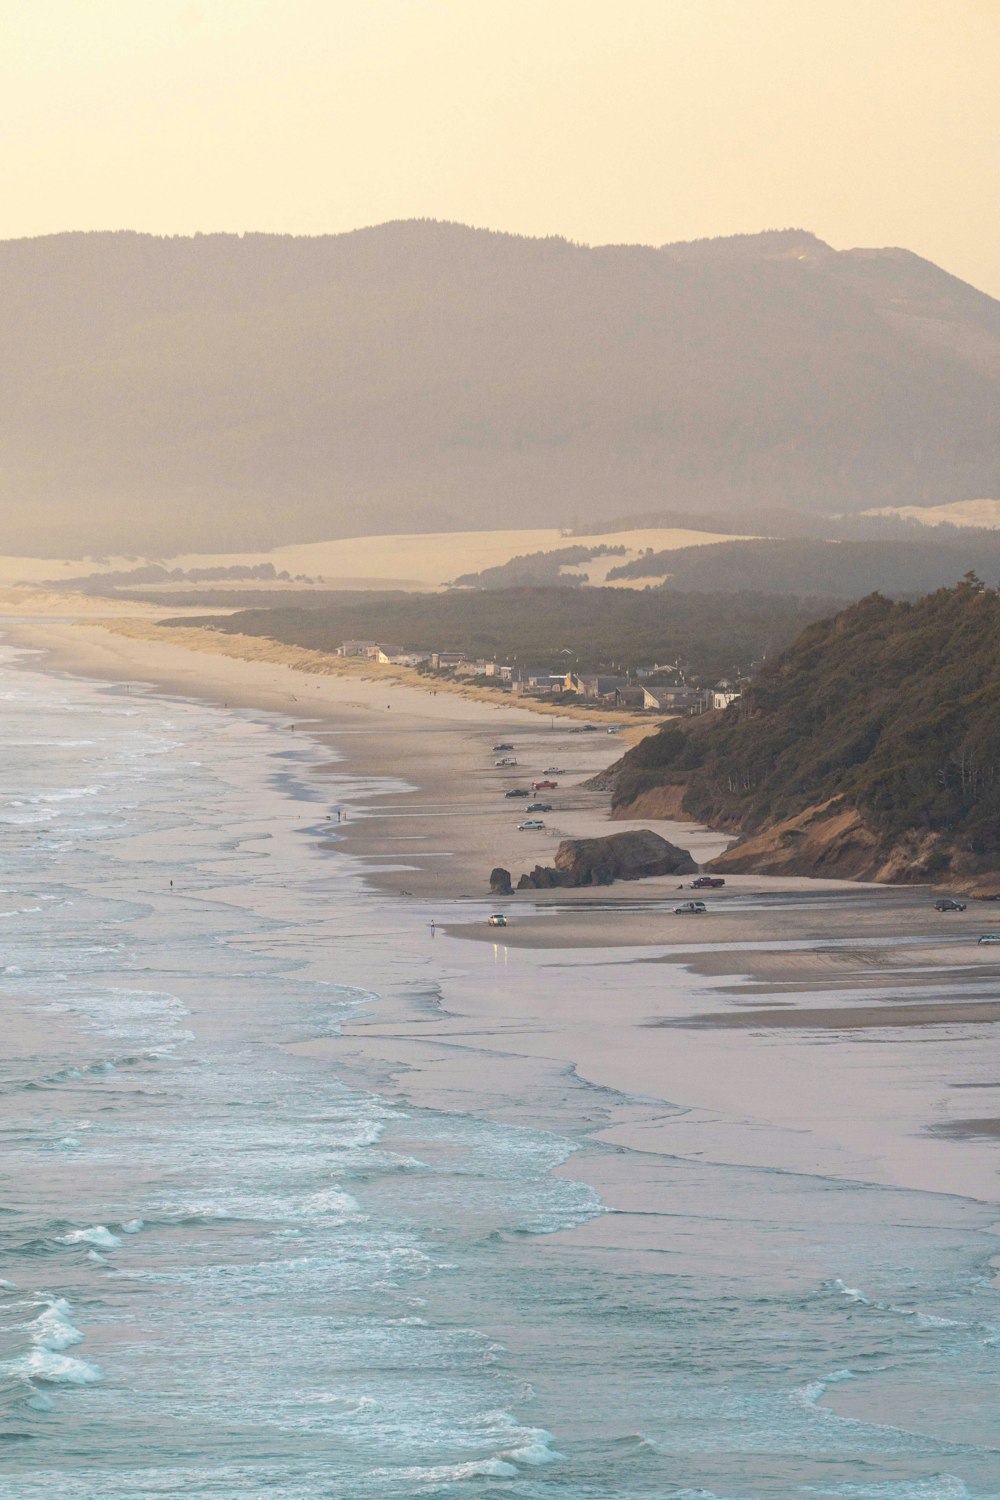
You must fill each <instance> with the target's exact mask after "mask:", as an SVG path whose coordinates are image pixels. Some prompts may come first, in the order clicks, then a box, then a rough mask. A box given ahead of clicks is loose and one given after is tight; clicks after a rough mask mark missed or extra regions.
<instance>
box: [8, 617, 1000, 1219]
mask: <svg viewBox="0 0 1000 1500" xmlns="http://www.w3.org/2000/svg"><path fill="white" fill-rule="evenodd" d="M19 638H20V639H21V640H22V641H24V642H26V643H28V642H30V643H32V644H34V645H35V646H36V647H40V648H44V649H45V650H46V651H47V652H48V653H49V654H48V664H49V665H50V666H53V667H56V668H58V669H62V670H65V671H73V672H80V673H83V674H85V675H88V676H91V677H98V678H104V679H105V680H108V681H113V682H117V683H137V684H139V683H148V684H151V685H153V686H154V687H155V688H156V689H157V690H159V691H164V692H167V693H171V694H176V695H179V696H183V697H202V698H208V699H211V700H213V701H216V702H220V703H225V704H227V705H228V706H229V707H230V708H234V709H247V710H256V711H260V710H262V709H263V710H266V711H269V712H272V713H276V714H278V715H280V716H281V718H282V721H283V722H285V723H293V722H294V723H295V724H296V725H297V727H298V728H300V729H301V730H304V731H305V732H306V733H308V734H309V736H311V737H315V738H316V739H318V740H319V741H320V742H321V743H322V744H324V745H327V746H329V750H330V755H331V761H330V770H331V771H332V772H335V773H337V777H338V780H336V781H331V783H330V784H331V787H336V786H338V785H342V784H344V783H342V782H340V780H339V778H340V777H349V778H350V795H349V797H348V796H342V797H341V801H340V804H339V809H340V812H341V819H342V820H341V822H340V823H339V825H338V824H337V821H336V811H335V805H336V800H337V797H338V796H341V794H340V793H336V794H335V795H333V796H331V807H330V809H329V811H330V813H331V814H332V816H331V817H330V818H329V819H328V821H327V825H326V831H325V832H324V830H323V829H322V828H321V829H320V830H319V833H318V838H319V841H320V843H321V844H324V843H325V844H327V845H328V846H329V847H330V848H331V849H333V848H338V849H341V850H343V851H345V852H346V853H348V854H350V855H352V856H354V857H355V858H356V859H357V861H358V864H359V868H360V870H361V872H362V874H363V876H364V879H365V882H366V884H367V885H368V886H369V887H370V888H372V889H374V890H375V891H376V892H381V893H382V894H383V895H384V897H385V899H386V920H387V923H388V924H389V925H388V927H387V941H388V942H390V943H391V942H392V935H393V931H394V930H395V925H396V924H400V923H401V924H404V925H405V926H406V927H407V929H408V930H409V929H410V928H411V927H412V928H413V929H414V931H418V930H419V929H422V930H423V934H424V941H426V942H427V943H429V944H433V945H434V946H433V949H431V950H430V952H432V953H433V960H434V965H435V967H441V966H442V965H443V966H444V971H445V974H446V981H445V982H444V983H443V984H440V985H437V986H435V987H432V989H431V990H430V991H428V990H427V988H426V986H423V987H421V986H420V985H419V984H417V983H414V984H411V985H408V986H406V985H404V986H401V987H400V988H399V989H398V991H397V992H395V993H393V994H392V995H389V996H387V997H386V999H385V1001H383V1002H382V1003H381V1004H380V1005H379V1006H377V1007H376V1008H374V1009H373V1010H372V1011H371V1012H370V1013H368V1014H366V1015H364V1016H362V1017H359V1018H358V1019H357V1020H356V1021H354V1022H351V1023H350V1024H349V1025H348V1026H347V1027H346V1028H345V1030H344V1033H343V1035H342V1036H340V1037H337V1038H330V1039H323V1040H322V1041H317V1042H312V1043H305V1044H302V1046H303V1048H304V1049H305V1050H307V1051H308V1052H309V1053H310V1054H311V1055H317V1056H329V1057H331V1059H336V1060H337V1062H338V1064H339V1065H340V1066H342V1067H343V1066H348V1067H349V1066H350V1064H351V1059H352V1056H353V1057H355V1058H357V1059H358V1060H359V1063H360V1060H361V1058H362V1057H363V1059H364V1062H365V1067H366V1069H371V1068H372V1067H373V1066H374V1067H376V1068H377V1069H379V1070H381V1074H382V1076H383V1077H384V1078H385V1080H386V1083H387V1086H391V1087H392V1088H393V1089H394V1090H395V1091H396V1093H397V1094H398V1096H399V1097H401V1098H403V1099H406V1100H410V1101H412V1102H413V1103H415V1104H418V1105H419V1104H427V1105H430V1106H434V1107H444V1108H462V1107H465V1108H469V1109H477V1108H479V1109H485V1108H487V1107H494V1106H492V1105H490V1106H487V1105H486V1103H485V1102H484V1101H487V1100H492V1099H495V1098H496V1097H497V1096H498V1091H499V1093H500V1094H501V1095H502V1094H503V1092H505V1091H506V1092H508V1093H509V1094H510V1096H511V1097H515V1096H517V1093H518V1089H519V1087H520V1082H519V1080H522V1079H526V1078H527V1077H528V1076H529V1074H531V1076H534V1072H535V1071H536V1070H537V1069H539V1068H542V1069H545V1070H548V1071H549V1072H552V1073H554V1075H555V1076H556V1077H557V1076H558V1074H559V1070H560V1069H563V1070H566V1071H567V1072H569V1073H571V1074H572V1076H573V1077H575V1078H577V1079H582V1080H584V1081H586V1082H587V1083H589V1084H591V1085H592V1086H593V1087H594V1088H596V1089H600V1090H606V1091H611V1092H613V1093H614V1094H615V1095H616V1097H617V1098H618V1099H619V1101H620V1102H619V1104H618V1106H617V1107H616V1111H615V1117H614V1121H613V1123H612V1124H611V1125H609V1126H608V1128H607V1129H606V1130H605V1131H603V1132H602V1136H601V1139H602V1140H603V1141H604V1143H605V1144H607V1145H610V1146H620V1147H623V1148H627V1149H628V1153H629V1155H628V1156H627V1158H622V1159H621V1161H620V1164H619V1168H617V1169H616V1170H617V1172H618V1176H617V1178H616V1181H618V1183H619V1189H620V1192H621V1194H623V1195H624V1196H625V1197H628V1194H629V1193H633V1195H634V1194H639V1195H640V1196H641V1192H642V1191H645V1189H641V1188H640V1186H637V1185H636V1184H639V1182H640V1179H643V1180H645V1178H646V1177H648V1173H647V1172H646V1168H645V1167H643V1166H642V1163H643V1162H644V1161H645V1162H648V1161H649V1160H650V1159H651V1158H657V1159H661V1160H665V1159H669V1158H674V1157H683V1158H685V1159H694V1158H699V1157H705V1158H706V1159H711V1160H715V1161H722V1162H731V1163H733V1164H735V1165H741V1164H753V1165H763V1166H767V1167H769V1168H772V1169H775V1170H779V1171H783V1172H804V1173H821V1174H823V1175H825V1176H830V1177H845V1178H849V1179H852V1180H858V1181H872V1182H881V1183H887V1184H895V1185H899V1186H910V1187H918V1188H924V1189H927V1190H930V1191H934V1192H943V1193H960V1194H965V1195H968V1196H970V1197H975V1198H978V1199H983V1200H986V1201H990V1202H993V1201H996V1197H997V1169H998V1166H1000V1157H998V1155H997V1147H996V1131H995V1130H994V1129H992V1128H986V1127H985V1125H984V1122H986V1124H988V1123H989V1122H990V1121H992V1120H993V1118H994V1117H993V1115H992V1114H991V1113H990V1111H991V1110H992V1109H996V1110H997V1112H998V1115H1000V1084H998V1083H997V1081H996V1073H997V1069H996V1067H995V1063H993V1064H991V1061H990V1059H991V1058H992V1056H993V1052H992V1046H993V1042H992V1039H993V1037H994V1035H995V1033H994V1031H993V1025H994V1022H995V1021H996V1020H997V1019H998V1018H1000V953H995V952H994V951H993V949H992V948H991V947H990V946H988V945H984V946H979V945H978V944H977V943H976V937H977V936H978V934H979V933H980V932H988V931H991V930H993V931H996V930H1000V908H998V907H997V906H995V905H990V904H987V903H976V902H972V903H970V907H969V910H967V911H966V912H961V913H949V914H939V913H937V912H935V911H934V909H933V892H931V891H929V890H927V889H926V888H923V889H921V888H910V889H905V888H885V887H875V886H862V885H858V884H853V883H850V882H843V881H808V880H804V879H791V880H790V879H769V878H766V877H760V878H758V877H752V876H735V877H728V878H727V883H726V887H725V889H724V891H722V892H709V893H706V895H705V900H706V904H707V906H708V912H707V914H706V915H705V916H702V917H686V916H677V915H675V914H674V912H673V907H674V905H675V904H677V902H678V901H679V900H682V899H687V896H688V894H689V893H688V892H685V893H683V894H682V893H681V892H680V890H679V889H678V888H679V887H680V886H681V885H682V884H683V885H686V886H690V879H688V880H686V881H684V882H681V881H679V880H678V879H676V878H663V879H660V880H653V881H642V882H637V883H623V884H618V885H616V886H613V887H611V888H608V889H602V890H601V891H600V892H599V893H597V892H594V891H593V890H581V891H562V890H559V891H551V892H524V893H521V894H520V895H516V896H514V897H510V898H496V897H490V896H489V894H488V884H487V882H488V876H489V872H490V870H491V869H492V867H493V866H494V865H497V864H500V865H503V866H505V867H506V868H508V869H510V870H511V871H512V873H513V874H514V875H515V877H516V875H517V874H518V872H519V871H520V870H522V869H527V868H530V866H531V865H533V864H534V863H536V862H542V863H551V859H552V855H553V853H554V849H555V845H556V843H557V842H558V840H559V838H561V837H566V836H571V835H582V834H591V833H600V832H608V831H616V830H618V829H620V828H626V827H629V826H650V825H649V823H648V821H647V822H645V823H639V824H635V825H629V824H628V823H618V822H614V823H612V822H609V820H608V804H607V797H606V796H605V795H604V794H602V793H598V792H590V791H587V790H585V789H583V788H581V787H580V785H579V783H580V782H581V781H582V780H584V779H585V778H586V777H588V776H590V775H592V774H593V773H594V772H595V771H597V770H598V769H601V768H602V767H603V766H604V765H606V764H607V763H608V762H609V761H610V760H611V759H613V758H614V757H615V755H616V754H617V753H619V752H620V749H621V748H622V745H621V742H620V740H619V739H618V738H617V737H609V736H607V734H606V733H599V732H595V733H587V732H583V731H582V730H581V729H580V728H579V725H578V724H577V723H574V722H573V721H561V720H559V719H554V720H550V719H549V718H548V717H547V716H544V715H539V714H538V713H537V712H532V711H529V710H526V709H524V708H520V707H516V706H514V705H510V704H503V705H493V704H490V703H483V702H481V701H478V700H471V699H464V698H461V697H458V696H456V695H451V694H443V693H441V694H438V695H436V696H434V695H432V694H431V693H429V692H427V691H426V690H422V689H419V688H416V687H412V686H408V685H403V684H396V685H392V686H391V687H389V688H387V687H386V684H385V683H384V681H374V680H369V679H366V678H363V677H352V678H339V677H338V678H329V677H322V678H319V679H316V678H311V677H309V676H306V675H304V674H303V673H301V672H296V671H295V670H294V669H293V668H292V667H291V666H288V665H283V664H281V663H275V662H257V661H238V660H233V659H231V658H229V657H223V656H217V657H216V656H211V655H208V654H206V653H205V652H204V651H199V652H194V651H190V650H185V649H184V648H183V647H181V646H180V645H178V644H176V643H175V642H171V641H169V640H167V641H159V640H156V641H149V640H144V639H132V638H129V637H125V636H114V635H111V634H109V633H108V632H107V631H105V630H102V629H101V628H99V627H96V626H93V625H87V626H75V625H69V624H66V623H55V624H53V623H43V622H32V623H31V624H30V626H26V627H24V628H23V629H22V631H21V632H20V636H19ZM503 740H507V741H510V742H511V743H513V744H514V745H515V753H516V755H517V759H518V762H519V764H518V766H517V767H516V768H514V769H512V770H507V769H504V768H497V767H495V766H494V765H493V761H494V759H496V758H498V756H497V755H496V754H494V752H493V750H492V746H493V745H494V744H496V743H498V742H500V741H503ZM549 766H558V767H559V768H560V770H559V773H558V775H553V778H552V779H555V780H558V782H559V786H558V788H557V789H556V790H555V791H554V792H553V793H545V794H544V796H545V797H546V799H547V800H551V802H552V805H553V811H552V813H551V814H546V815H545V822H546V825H547V826H546V828H545V829H544V830H542V831H541V833H536V834H525V833H519V832H518V831H517V829H516V824H517V822H518V821H519V820H520V819H521V818H522V817H523V816H524V813H523V810H522V809H523V806H524V804H523V802H514V803H513V804H512V803H511V802H510V801H507V800H506V799H505V798H504V797H503V792H504V790H505V789H507V788H509V787H510V786H512V785H519V784H521V785H523V784H527V783H528V782H529V781H530V779H532V778H536V779H537V778H538V777H540V776H541V775H542V774H543V773H544V772H545V770H546V768H547V767H549ZM381 778H392V779H393V780H392V781H391V782H390V783H389V785H388V786H387V785H386V783H385V782H383V781H382V779H381ZM345 816H346V821H344V818H345ZM655 826H656V827H657V830H658V831H660V832H662V833H664V834H665V836H666V837H668V838H671V839H672V840H673V841H674V842H677V843H680V844H681V845H685V846H687V847H690V848H691V849H692V851H693V852H694V854H695V858H696V859H698V860H699V861H704V860H707V859H709V858H710V857H711V856H712V855H713V854H714V853H716V852H719V851H720V850H721V849H722V847H724V845H725V842H726V840H725V839H724V838H723V837H721V836H719V835H718V834H714V833H711V832H710V831H708V830H704V829H697V828H694V827H692V826H691V825H680V824H667V823H663V824H657V825H655ZM400 895H406V896H408V897H409V898H410V899H409V901H404V902H403V903H400V902H399V901H398V900H396V899H395V898H396V897H398V896H400ZM494 909H495V910H503V911H504V912H505V913H506V914H507V916H508V919H509V925H508V927H507V928H506V929H504V930H502V931H497V930H494V929H490V928H488V927H487V926H486V920H485V919H486V916H487V914H488V913H489V912H490V911H491V910H494ZM432 920H433V922H434V927H433V929H432V928H431V927H430V923H431V921H432ZM343 977H344V980H345V982H357V983H364V976H363V975H362V974H361V973H360V972H359V973H358V974H356V975H351V974H345V975H344V976H343ZM969 1088H977V1089H980V1090H982V1091H983V1092H982V1094H981V1095H977V1096H976V1097H977V1101H979V1102H981V1105H982V1112H981V1116H977V1117H976V1119H974V1120H973V1119H970V1111H969V1108H968V1102H969V1096H968V1094H965V1093H963V1092H962V1090H965V1089H969ZM496 1107H499V1106H496ZM571 1170H572V1173H573V1175H579V1173H580V1171H581V1167H580V1164H579V1163H576V1164H575V1165H573V1166H572V1168H571ZM582 1170H584V1171H585V1172H593V1173H597V1174H598V1175H602V1183H603V1185H602V1188H601V1190H602V1191H609V1192H610V1191H611V1189H610V1188H609V1187H608V1184H607V1182H606V1181H604V1179H605V1178H606V1177H607V1173H608V1170H609V1168H608V1162H607V1160H606V1159H605V1158H601V1159H600V1161H597V1160H596V1159H593V1160H590V1161H589V1162H588V1163H585V1164H584V1166H583V1168H582ZM636 1174H638V1175H636ZM644 1174H645V1175H644ZM633 1179H634V1181H633ZM629 1183H632V1184H633V1186H632V1188H629V1187H628V1184H629ZM595 1185H596V1181H595ZM649 1191H652V1189H651V1188H650V1189H649ZM611 1201H615V1194H614V1192H611ZM623 1201H624V1200H623ZM609 1232H610V1231H608V1230H607V1228H606V1226H605V1227H602V1226H601V1225H600V1223H599V1222H598V1224H597V1225H596V1226H595V1227H591V1228H589V1229H588V1230H585V1231H584V1232H583V1233H584V1236H586V1235H590V1236H592V1237H596V1238H599V1237H600V1236H601V1235H602V1234H605V1235H606V1234H607V1233H609Z"/></svg>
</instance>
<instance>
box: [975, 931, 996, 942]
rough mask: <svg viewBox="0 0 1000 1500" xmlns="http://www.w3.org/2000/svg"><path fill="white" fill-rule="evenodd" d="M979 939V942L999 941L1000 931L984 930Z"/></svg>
mask: <svg viewBox="0 0 1000 1500" xmlns="http://www.w3.org/2000/svg"><path fill="white" fill-rule="evenodd" d="M979 941H980V942H981V943H1000V932H984V933H983V934H982V936H981V937H980V939H979Z"/></svg>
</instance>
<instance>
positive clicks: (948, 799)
mask: <svg viewBox="0 0 1000 1500" xmlns="http://www.w3.org/2000/svg"><path fill="white" fill-rule="evenodd" d="M998 641H1000V594H998V593H997V592H995V591H994V590H991V589H988V588H986V587H985V586H984V585H983V584H982V583H981V582H980V581H979V580H978V579H977V578H975V577H974V576H973V575H969V576H968V577H967V578H966V579H964V580H963V582H961V583H960V584H958V585H957V586H956V587H954V588H950V589H939V590H937V591H936V592H935V593H933V594H930V595H928V596H926V597H925V598H923V599H920V600H919V601H917V602H916V603H907V602H899V603H893V602H891V601H890V600H888V599H886V598H884V597H882V596H881V595H878V594H873V595H872V596H870V597H869V598H866V599H863V600H861V601H860V602H859V603H857V604H854V605H852V606H851V607H850V608H849V609H847V610H844V611H843V612H841V613H840V614H837V615H834V616H833V617H832V618H828V619H825V620H822V621H819V622H817V623H815V624H812V625H810V626H809V627H808V628H807V629H806V630H805V631H804V632H803V634H802V635H801V636H800V637H799V639H798V640H797V641H796V642H795V643H794V644H793V645H792V646H791V647H790V648H789V649H788V650H787V651H785V652H784V653H782V654H781V655H780V656H779V657H778V658H776V659H775V660H774V661H771V662H769V663H767V664H766V665H765V666H763V667H762V668H761V669H760V670H759V671H758V672H757V673H756V675H755V676H754V678H753V681H752V683H751V684H750V685H749V686H748V687H747V688H746V689H745V691H744V695H743V698H742V701H741V702H740V703H738V704H734V705H732V706H731V707H730V708H729V709H727V710H726V711H725V713H724V714H722V715H721V716H719V717H718V718H715V717H714V716H713V718H712V719H711V720H709V719H703V720H701V721H691V722H690V723H688V724H685V725H678V724H670V725H668V726H667V727H666V728H665V729H664V730H663V731H662V732H661V733H660V734H658V735H656V736H654V737H652V738H651V739H649V740H646V741H644V742H643V743H642V744H640V745H639V746H637V747H636V748H635V749H634V750H632V751H630V752H629V753H628V754H627V755H626V757H625V760H624V763H623V770H622V773H621V776H620V777H619V780H618V785H617V788H616V793H615V798H616V801H617V803H618V804H619V805H625V804H627V803H629V802H630V801H632V800H633V799H634V798H635V796H636V795H637V794H638V793H639V792H641V791H644V790H648V789H649V788H651V787H656V786H664V785H669V784H671V783H673V784H676V783H683V784H684V786H685V788H686V790H685V793H684V806H685V808H686V809H687V810H689V811H690V813H691V814H692V815H693V816H694V817H697V818H700V819H706V820H710V821H713V822H715V823H719V824H724V825H728V826H732V827H735V828H739V829H741V830H742V831H743V832H745V833H752V832H754V831H755V830H758V829H760V828H762V827H766V826H768V825H770V824H772V823H776V822H780V821H782V820H783V819H785V818H789V817H793V816H795V815H796V814H798V813H800V812H803V811H804V810H805V809H807V808H810V807H815V806H817V805H820V804H824V803H827V802H829V801H830V800H831V799H842V801H843V802H846V803H848V804H850V805H852V806H854V807H857V808H858V809H859V810H861V811H862V812H863V813H864V815H865V818H866V821H867V822H868V823H869V824H870V825H871V826H872V827H874V828H875V829H876V830H878V832H880V833H881V834H882V836H883V838H884V839H885V841H886V844H887V845H888V844H891V843H892V842H893V841H894V840H896V839H898V838H899V837H900V836H901V835H903V834H905V833H908V832H911V831H914V830H916V831H920V830H928V831H933V832H935V833H938V834H940V835H943V836H944V842H945V843H946V844H948V846H949V847H950V848H952V849H954V850H955V851H956V852H961V854H962V856H963V859H964V860H965V861H966V863H968V861H969V860H971V861H973V863H975V862H977V861H978V862H979V863H980V864H981V865H982V867H983V868H991V867H993V866H995V865H996V864H997V862H998V860H1000V655H998V652H997V643H998ZM834 805H837V802H836V800H835V801H834ZM949 858H950V856H949V855H947V854H942V856H941V861H942V866H944V867H946V864H947V861H948V859H949Z"/></svg>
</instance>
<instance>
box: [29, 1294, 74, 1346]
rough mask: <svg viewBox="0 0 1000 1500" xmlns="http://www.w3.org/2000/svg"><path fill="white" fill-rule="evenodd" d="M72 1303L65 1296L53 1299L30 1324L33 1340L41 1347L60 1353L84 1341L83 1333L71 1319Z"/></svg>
mask: <svg viewBox="0 0 1000 1500" xmlns="http://www.w3.org/2000/svg"><path fill="white" fill-rule="evenodd" d="M70 1311H71V1309H70V1305H69V1303H68V1302H67V1301H66V1300H65V1298H63V1297H56V1298H54V1299H53V1301H51V1302H50V1303H49V1304H48V1306H47V1307H45V1308H44V1309H43V1310H42V1312H40V1313H39V1314H38V1317H37V1318H35V1319H34V1321H33V1322H32V1323H31V1324H30V1325H29V1327H30V1329H31V1341H32V1343H33V1344H34V1345H35V1346H36V1347H37V1348H39V1349H50V1350H52V1351H53V1352H54V1353H59V1352H60V1351H61V1350H63V1349H72V1347H73V1346H74V1344H82V1343H83V1334H82V1333H81V1332H80V1330H79V1328H77V1327H75V1326H74V1324H73V1323H72V1322H71V1321H70V1316H69V1315H70Z"/></svg>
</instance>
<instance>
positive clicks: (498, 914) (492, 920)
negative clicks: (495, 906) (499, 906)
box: [486, 911, 507, 927]
mask: <svg viewBox="0 0 1000 1500" xmlns="http://www.w3.org/2000/svg"><path fill="white" fill-rule="evenodd" d="M486 920H487V922H488V924H489V925H490V927H506V926H507V918H506V917H505V916H504V914H503V912H502V911H495V912H494V913H493V915H492V916H491V917H487V918H486Z"/></svg>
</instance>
